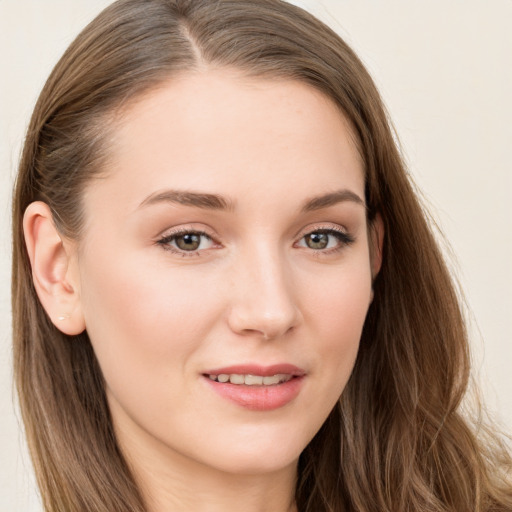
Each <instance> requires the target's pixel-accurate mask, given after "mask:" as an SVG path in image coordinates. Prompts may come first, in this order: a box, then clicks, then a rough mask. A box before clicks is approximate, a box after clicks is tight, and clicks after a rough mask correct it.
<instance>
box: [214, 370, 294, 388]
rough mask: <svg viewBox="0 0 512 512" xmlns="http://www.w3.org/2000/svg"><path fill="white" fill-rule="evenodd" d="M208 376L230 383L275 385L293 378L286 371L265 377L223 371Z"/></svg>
mask: <svg viewBox="0 0 512 512" xmlns="http://www.w3.org/2000/svg"><path fill="white" fill-rule="evenodd" d="M208 377H209V378H210V379H211V380H215V381H217V382H222V383H226V382H229V383H230V384H239V385H240V384H245V385H246V386H275V385H276V384H281V383H282V382H288V381H289V380H291V379H292V375H288V374H286V373H278V374H276V375H272V376H268V377H263V376H262V375H240V374H237V373H233V374H230V375H228V374H226V373H221V374H219V375H214V374H210V375H209V376H208Z"/></svg>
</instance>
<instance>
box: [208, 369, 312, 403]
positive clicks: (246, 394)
mask: <svg viewBox="0 0 512 512" xmlns="http://www.w3.org/2000/svg"><path fill="white" fill-rule="evenodd" d="M222 373H224V374H238V375H261V376H263V377H270V376H272V375H276V374H278V373H284V374H288V375H292V376H293V378H292V379H291V380H289V381H287V382H282V383H281V384H275V385H272V386H246V385H244V384H231V383H230V382H226V383H222V382H217V381H214V380H211V379H210V378H209V375H220V374H222ZM305 375H306V372H305V371H304V370H302V369H301V368H298V367H297V366H294V365H291V364H276V365H271V366H259V365H253V364H249V365H236V366H228V367H225V368H218V369H214V370H209V371H207V372H205V373H204V374H203V376H204V379H205V381H206V382H207V384H208V385H209V386H211V388H212V389H213V390H214V391H215V392H216V393H218V394H219V395H220V396H221V397H223V398H225V399H227V400H229V401H231V402H233V403H235V404H237V405H239V406H242V407H244V408H246V409H249V410H252V411H271V410H274V409H278V408H280V407H283V406H285V405H286V404H288V403H290V402H291V401H292V400H293V399H294V398H295V397H296V396H297V395H298V394H299V392H300V390H301V388H302V383H303V381H304V377H305Z"/></svg>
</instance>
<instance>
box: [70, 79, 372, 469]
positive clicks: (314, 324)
mask: <svg viewBox="0 0 512 512" xmlns="http://www.w3.org/2000/svg"><path fill="white" fill-rule="evenodd" d="M84 204H85V214H86V219H87V225H86V231H85V236H84V239H83V241H82V242H81V246H80V248H79V251H78V263H77V264H78V268H79V279H80V296H81V308H82V311H83V315H84V317H85V322H86V328H87V331H88V333H89V336H90V339H91V342H92V344H93V347H94V350H95V353H96V355H97V358H98V360H99V363H100V366H101V369H102V372H103V374H104V378H105V381H106V387H107V396H108V401H109V405H110V408H111V411H112V417H113V421H114V424H115V428H116V431H117V435H118V436H119V439H120V443H121V445H122V446H123V448H124V449H125V451H126V452H127V453H128V456H129V454H130V453H137V454H138V455H137V456H138V457H141V458H142V459H143V458H148V459H149V458H151V457H156V458H158V459H160V460H165V461H166V462H169V463H173V462H177V463H180V464H189V465H192V466H196V467H197V468H199V467H201V468H214V469H218V470H222V471H224V472H226V471H227V472H238V473H251V474H254V473H261V472H269V471H277V470H280V469H282V468H291V467H295V464H296V462H297V459H298V457H299V454H300V452H301V451H302V450H303V449H304V447H305V446H306V445H307V443H308V442H309V441H310V440H311V438H312V437H313V436H314V434H315V433H316V432H317V431H318V429H319V428H320V426H321V425H322V423H323V422H324V420H325V419H326V417H327V416H328V414H329V412H330V411H331V409H332V408H333V406H334V405H335V403H336V401H337V400H338V398H339V397H340V394H341V393H342V391H343V388H344V386H345V384H346V382H347V380H348V378H349V376H350V373H351V370H352V368H353V365H354V361H355V359H356V355H357V351H358V344H359V340H360V336H361V331H362V327H363V322H364V319H365V316H366V313H367V310H368V306H369V304H370V302H371V295H372V291H371V282H372V265H371V261H370V251H369V239H368V231H367V222H366V210H365V206H364V173H363V167H362V163H361V160H360V157H359V155H358V151H357V149H356V146H355V143H354V141H353V137H352V133H351V130H350V128H349V126H348V124H347V123H346V121H345V120H344V118H343V116H342V115H341V114H340V112H339V111H338V110H337V108H336V107H335V106H334V104H333V103H331V101H330V100H328V99H327V98H325V97H324V96H323V95H322V94H320V93H319V92H317V91H315V90H314V89H312V88H310V87H308V86H306V85H304V84H301V83H298V82H293V81H273V80H263V79H262V80H257V79H248V78H244V77H242V76H240V75H236V74H234V73H233V74H230V73H229V72H227V71H226V70H222V71H211V70H210V71H207V72H206V71H204V72H197V73H195V74H187V75H185V76H182V77H178V78H174V79H173V80H172V81H169V82H168V83H166V84H163V85H162V86H161V87H160V88H159V89H157V90H154V91H152V92H151V93H148V94H147V95H146V96H145V97H143V98H142V99H140V100H139V101H138V102H136V103H135V104H134V105H132V106H131V107H130V108H129V109H128V110H127V111H126V112H125V113H124V115H123V116H122V119H121V121H120V122H119V125H118V127H117V128H116V130H115V134H114V143H113V148H112V154H111V163H110V166H109V168H108V169H107V172H106V177H105V178H102V179H99V180H94V181H93V182H92V183H91V184H90V186H89V187H88V189H87V191H86V193H85V197H84ZM269 454H271V456H269Z"/></svg>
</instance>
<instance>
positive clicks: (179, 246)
mask: <svg viewBox="0 0 512 512" xmlns="http://www.w3.org/2000/svg"><path fill="white" fill-rule="evenodd" d="M158 244H160V245H162V246H163V247H164V249H167V250H169V251H173V252H177V253H181V254H183V255H185V253H191V254H190V255H192V254H194V253H197V252H198V251H202V250H204V249H210V248H212V247H213V246H214V245H215V243H214V241H213V240H212V238H211V237H210V236H208V235H207V234H206V233H204V232H202V231H180V232H177V233H171V234H169V235H166V236H165V237H163V238H162V239H160V240H159V241H158Z"/></svg>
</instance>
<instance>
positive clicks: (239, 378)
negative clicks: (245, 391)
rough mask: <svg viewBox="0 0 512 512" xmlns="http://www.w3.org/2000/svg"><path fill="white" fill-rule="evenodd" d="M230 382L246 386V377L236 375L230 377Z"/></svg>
mask: <svg viewBox="0 0 512 512" xmlns="http://www.w3.org/2000/svg"><path fill="white" fill-rule="evenodd" d="M229 382H231V384H244V376H243V375H236V374H233V375H230V376H229Z"/></svg>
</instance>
